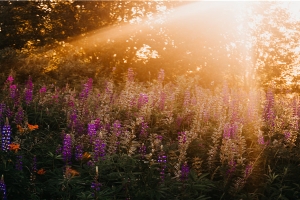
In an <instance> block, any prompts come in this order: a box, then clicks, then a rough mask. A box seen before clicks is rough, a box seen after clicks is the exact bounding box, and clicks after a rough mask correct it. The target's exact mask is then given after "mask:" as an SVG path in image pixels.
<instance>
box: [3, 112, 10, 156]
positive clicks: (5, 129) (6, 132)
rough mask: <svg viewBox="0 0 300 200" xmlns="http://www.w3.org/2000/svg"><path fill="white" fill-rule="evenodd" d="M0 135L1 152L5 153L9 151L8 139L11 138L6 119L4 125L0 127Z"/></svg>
mask: <svg viewBox="0 0 300 200" xmlns="http://www.w3.org/2000/svg"><path fill="white" fill-rule="evenodd" d="M1 133H2V134H1V136H2V151H5V152H7V151H8V150H9V145H10V137H11V128H10V125H9V123H8V119H7V118H6V122H5V125H4V126H3V127H2V131H1Z"/></svg>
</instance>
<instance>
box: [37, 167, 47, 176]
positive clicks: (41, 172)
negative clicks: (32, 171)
mask: <svg viewBox="0 0 300 200" xmlns="http://www.w3.org/2000/svg"><path fill="white" fill-rule="evenodd" d="M45 173H46V171H45V170H44V169H43V168H41V169H39V170H38V171H37V174H39V175H43V174H45Z"/></svg>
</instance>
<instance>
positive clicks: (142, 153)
mask: <svg viewBox="0 0 300 200" xmlns="http://www.w3.org/2000/svg"><path fill="white" fill-rule="evenodd" d="M139 153H140V154H141V159H144V158H145V155H146V153H147V152H146V146H145V144H144V143H142V144H141V146H140V149H139Z"/></svg>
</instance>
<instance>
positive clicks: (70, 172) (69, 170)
mask: <svg viewBox="0 0 300 200" xmlns="http://www.w3.org/2000/svg"><path fill="white" fill-rule="evenodd" d="M66 175H67V176H68V177H70V176H72V177H73V176H79V172H78V171H76V170H75V169H72V168H70V167H67V169H66Z"/></svg>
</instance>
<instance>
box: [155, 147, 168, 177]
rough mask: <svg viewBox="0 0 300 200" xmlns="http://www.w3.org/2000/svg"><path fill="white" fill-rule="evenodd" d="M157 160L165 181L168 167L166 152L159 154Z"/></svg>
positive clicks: (160, 174) (160, 173) (161, 175)
mask: <svg viewBox="0 0 300 200" xmlns="http://www.w3.org/2000/svg"><path fill="white" fill-rule="evenodd" d="M157 162H158V164H159V165H160V170H159V176H160V180H161V181H162V182H163V181H164V180H165V171H166V168H167V156H166V155H165V153H164V152H161V153H160V154H159V155H158V158H157Z"/></svg>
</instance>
